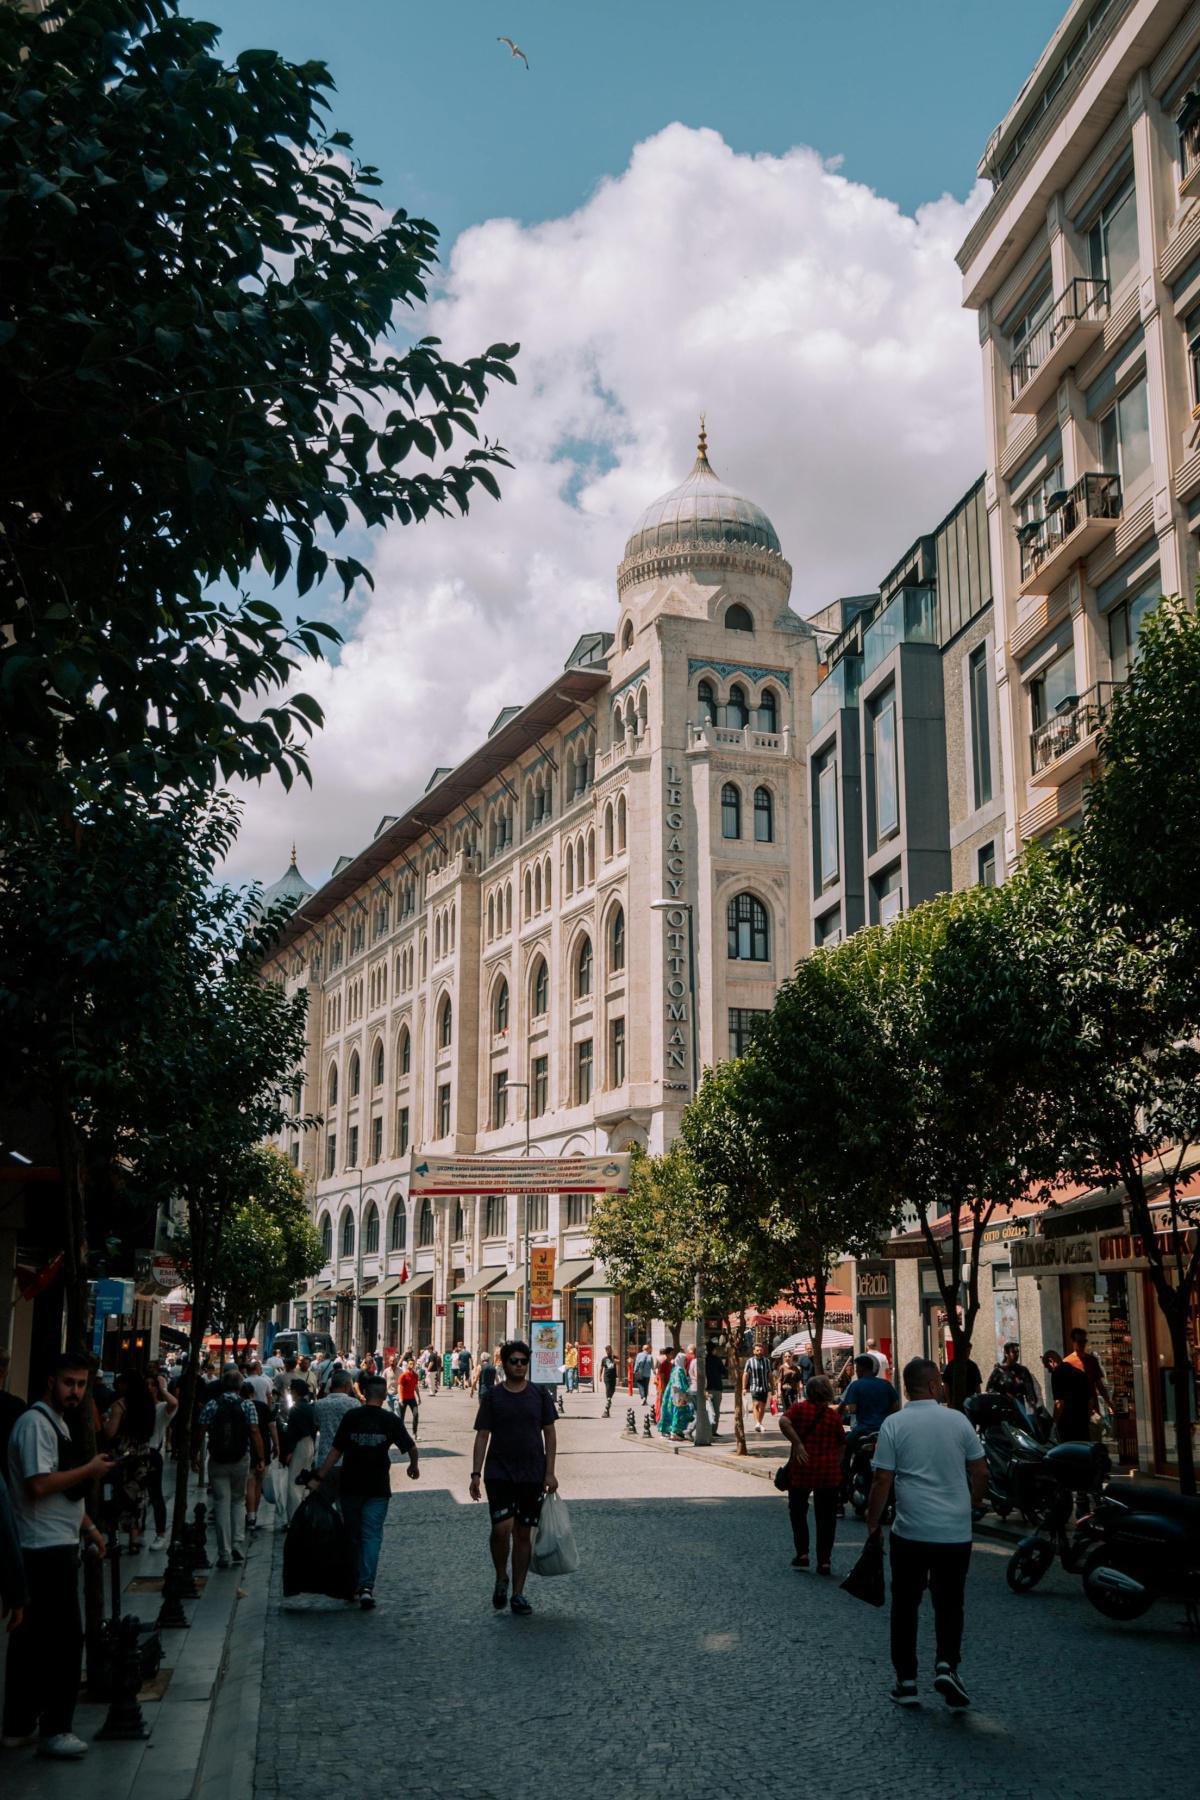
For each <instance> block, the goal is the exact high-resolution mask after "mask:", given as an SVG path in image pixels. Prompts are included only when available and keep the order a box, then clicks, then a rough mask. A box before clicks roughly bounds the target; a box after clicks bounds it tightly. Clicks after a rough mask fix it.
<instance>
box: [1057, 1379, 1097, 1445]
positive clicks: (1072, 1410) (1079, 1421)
mask: <svg viewBox="0 0 1200 1800" xmlns="http://www.w3.org/2000/svg"><path fill="white" fill-rule="evenodd" d="M1050 1392H1051V1393H1052V1394H1053V1396H1054V1398H1055V1400H1061V1401H1062V1412H1061V1413H1060V1414H1059V1416H1058V1435H1059V1437H1060V1438H1061V1439H1062V1440H1063V1442H1064V1443H1081V1442H1082V1441H1083V1440H1084V1439H1085V1438H1087V1437H1088V1436H1089V1431H1088V1416H1089V1413H1090V1410H1091V1388H1090V1386H1089V1384H1088V1378H1087V1376H1086V1375H1085V1374H1084V1373H1083V1372H1082V1370H1080V1369H1075V1368H1072V1366H1071V1364H1070V1363H1065V1362H1064V1363H1059V1365H1058V1367H1057V1368H1056V1369H1052V1370H1051V1372H1050Z"/></svg>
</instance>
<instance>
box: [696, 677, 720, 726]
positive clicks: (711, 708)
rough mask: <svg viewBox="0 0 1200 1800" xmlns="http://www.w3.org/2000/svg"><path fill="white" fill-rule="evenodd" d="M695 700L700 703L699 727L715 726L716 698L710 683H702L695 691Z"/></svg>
mask: <svg viewBox="0 0 1200 1800" xmlns="http://www.w3.org/2000/svg"><path fill="white" fill-rule="evenodd" d="M696 698H697V700H698V701H699V702H700V723H701V725H715V724H716V722H717V696H716V695H715V694H714V693H713V685H712V682H711V681H702V682H701V683H700V686H699V687H698V688H697V689H696Z"/></svg>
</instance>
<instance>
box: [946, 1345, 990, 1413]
mask: <svg viewBox="0 0 1200 1800" xmlns="http://www.w3.org/2000/svg"><path fill="white" fill-rule="evenodd" d="M958 1368H959V1364H958V1362H957V1361H956V1360H955V1358H954V1357H948V1358H947V1360H946V1361H945V1362H944V1363H943V1364H942V1393H943V1397H944V1399H945V1401H946V1404H947V1406H948V1405H949V1404H950V1401H951V1399H952V1397H953V1395H954V1394H955V1392H956V1391H957V1393H958V1398H959V1399H960V1400H970V1399H971V1397H972V1395H974V1394H981V1393H982V1392H983V1370H982V1369H981V1368H980V1367H979V1364H978V1363H977V1362H976V1361H975V1358H974V1357H973V1356H967V1357H964V1358H963V1359H962V1363H961V1372H960V1373H958V1374H957V1375H956V1374H955V1370H956V1369H958ZM956 1383H961V1387H958V1388H957V1390H956Z"/></svg>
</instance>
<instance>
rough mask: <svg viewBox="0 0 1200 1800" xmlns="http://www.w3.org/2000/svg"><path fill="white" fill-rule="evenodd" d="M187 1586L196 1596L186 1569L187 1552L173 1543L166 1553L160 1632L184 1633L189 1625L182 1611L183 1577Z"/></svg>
mask: <svg viewBox="0 0 1200 1800" xmlns="http://www.w3.org/2000/svg"><path fill="white" fill-rule="evenodd" d="M185 1574H186V1578H187V1585H189V1586H190V1587H191V1588H192V1590H193V1592H192V1595H191V1597H192V1598H195V1596H196V1591H197V1590H196V1584H195V1582H194V1581H193V1580H192V1572H191V1570H190V1569H189V1568H188V1567H187V1551H186V1549H185V1548H184V1546H183V1545H182V1544H180V1543H173V1544H172V1545H171V1548H170V1549H169V1550H168V1551H167V1568H166V1573H165V1574H164V1575H163V1584H162V1596H163V1598H162V1606H161V1607H160V1608H159V1614H158V1621H157V1622H158V1628H159V1630H160V1631H186V1630H187V1628H188V1625H189V1623H190V1621H189V1619H188V1616H187V1614H186V1613H185V1612H184V1610H183V1605H182V1602H183V1601H184V1599H185V1598H188V1596H187V1595H186V1593H185V1583H184V1576H185Z"/></svg>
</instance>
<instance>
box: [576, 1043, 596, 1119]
mask: <svg viewBox="0 0 1200 1800" xmlns="http://www.w3.org/2000/svg"><path fill="white" fill-rule="evenodd" d="M591 1097H592V1040H591V1038H583V1039H581V1041H580V1042H579V1043H578V1044H576V1046H575V1104H576V1105H577V1106H583V1105H584V1104H585V1103H586V1102H587V1101H588V1100H590V1099H591Z"/></svg>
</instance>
